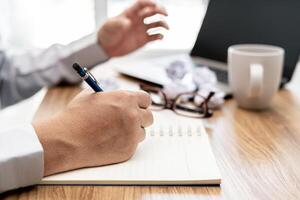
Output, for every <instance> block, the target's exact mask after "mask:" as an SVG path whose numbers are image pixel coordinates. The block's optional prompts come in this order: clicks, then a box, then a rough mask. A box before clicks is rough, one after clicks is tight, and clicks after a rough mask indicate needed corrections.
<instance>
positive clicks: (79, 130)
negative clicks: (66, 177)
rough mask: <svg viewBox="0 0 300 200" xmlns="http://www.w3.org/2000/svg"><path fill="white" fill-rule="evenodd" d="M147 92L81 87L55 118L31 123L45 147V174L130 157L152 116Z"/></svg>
mask: <svg viewBox="0 0 300 200" xmlns="http://www.w3.org/2000/svg"><path fill="white" fill-rule="evenodd" d="M150 104H151V100H150V97H149V95H148V94H147V93H145V92H125V91H116V92H103V93H93V92H91V91H83V92H82V93H80V94H79V95H78V96H76V97H75V98H74V99H73V100H72V101H71V103H70V104H69V105H68V107H67V108H66V109H65V110H64V111H62V112H61V113H59V114H58V115H56V116H54V117H53V118H51V119H49V120H46V121H43V122H37V123H34V124H33V126H34V128H35V130H36V133H37V135H38V137H39V139H40V142H41V144H42V146H43V148H44V160H45V164H44V165H45V171H44V175H45V176H47V175H50V174H55V173H58V172H63V171H67V170H72V169H77V168H82V167H91V166H101V165H107V164H113V163H119V162H123V161H126V160H128V159H129V158H130V157H131V156H132V155H133V154H134V152H135V150H136V147H137V145H138V143H139V142H141V141H142V140H143V139H144V138H145V130H144V128H143V127H147V126H149V125H151V124H152V122H153V117H152V113H151V111H150V110H148V109H147V108H148V106H149V105H150Z"/></svg>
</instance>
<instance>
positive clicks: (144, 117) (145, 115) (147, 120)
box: [140, 109, 153, 128]
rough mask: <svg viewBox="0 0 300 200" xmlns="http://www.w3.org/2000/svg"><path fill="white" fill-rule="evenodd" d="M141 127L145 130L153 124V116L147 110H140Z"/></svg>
mask: <svg viewBox="0 0 300 200" xmlns="http://www.w3.org/2000/svg"><path fill="white" fill-rule="evenodd" d="M140 116H141V126H142V127H144V128H146V127H148V126H150V125H152V124H153V115H152V112H151V111H150V110H149V109H140Z"/></svg>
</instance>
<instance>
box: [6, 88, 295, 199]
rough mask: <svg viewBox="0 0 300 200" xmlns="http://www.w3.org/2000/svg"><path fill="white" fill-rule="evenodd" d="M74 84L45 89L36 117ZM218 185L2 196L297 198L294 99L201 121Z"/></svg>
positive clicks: (67, 189)
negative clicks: (219, 176)
mask: <svg viewBox="0 0 300 200" xmlns="http://www.w3.org/2000/svg"><path fill="white" fill-rule="evenodd" d="M79 91H80V89H79V88H78V87H58V88H52V89H49V90H48V92H47V94H46V96H45V98H44V100H43V102H42V104H41V106H40V108H39V110H38V112H37V114H36V116H35V120H41V119H43V118H46V117H49V116H50V115H53V114H55V113H56V112H58V111H59V110H61V109H63V108H64V107H65V106H66V104H67V103H68V102H69V101H70V99H72V98H73V97H74V95H76V94H77V93H78V92H79ZM205 126H206V128H207V131H208V134H209V138H210V143H211V145H212V149H213V152H214V154H215V157H216V160H217V164H218V166H219V168H220V170H221V174H222V184H221V187H198V186H194V187H178V186H176V187H149V186H142V187H135V186H129V187H123V186H34V187H30V188H25V189H22V190H17V191H12V192H9V193H6V194H4V195H3V196H2V198H3V199H6V200H12V199H20V200H27V199H104V200H114V199H117V200H119V199H125V200H129V199H130V200H131V199H133V200H146V199H149V200H150V199H163V200H165V199H166V200H168V199H174V200H178V199H180V200H193V199H262V200H266V199H300V98H299V96H297V95H296V92H293V91H290V90H281V91H279V92H278V93H277V95H276V97H275V98H274V101H273V103H272V107H271V109H269V110H266V111H263V112H253V111H249V110H243V109H240V108H238V107H237V104H236V102H235V101H234V100H230V101H227V102H226V104H225V106H223V108H222V109H221V110H219V111H217V112H215V114H214V117H213V118H211V119H209V120H206V121H205Z"/></svg>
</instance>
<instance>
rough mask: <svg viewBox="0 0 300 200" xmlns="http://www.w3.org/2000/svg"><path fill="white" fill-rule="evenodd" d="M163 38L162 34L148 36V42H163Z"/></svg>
mask: <svg viewBox="0 0 300 200" xmlns="http://www.w3.org/2000/svg"><path fill="white" fill-rule="evenodd" d="M163 37H164V36H163V35H162V34H160V33H158V34H154V35H148V36H147V40H148V42H151V41H155V40H162V39H163Z"/></svg>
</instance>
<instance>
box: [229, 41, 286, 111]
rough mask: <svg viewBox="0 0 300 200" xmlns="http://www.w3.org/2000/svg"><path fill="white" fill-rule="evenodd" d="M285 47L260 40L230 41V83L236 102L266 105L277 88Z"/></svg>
mask: <svg viewBox="0 0 300 200" xmlns="http://www.w3.org/2000/svg"><path fill="white" fill-rule="evenodd" d="M283 62H284V49H282V48H281V47H276V46H271V45H261V44H241V45H233V46H231V47H229V49H228V71H229V85H230V88H231V90H232V92H233V95H234V98H235V99H236V101H237V103H238V105H239V106H240V107H242V108H247V109H265V108H268V107H269V106H270V104H271V100H272V97H273V96H274V94H275V93H276V92H277V90H278V88H279V85H280V80H281V75H282V69H283Z"/></svg>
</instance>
